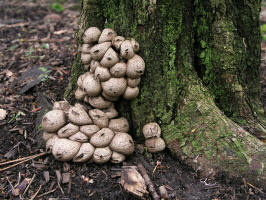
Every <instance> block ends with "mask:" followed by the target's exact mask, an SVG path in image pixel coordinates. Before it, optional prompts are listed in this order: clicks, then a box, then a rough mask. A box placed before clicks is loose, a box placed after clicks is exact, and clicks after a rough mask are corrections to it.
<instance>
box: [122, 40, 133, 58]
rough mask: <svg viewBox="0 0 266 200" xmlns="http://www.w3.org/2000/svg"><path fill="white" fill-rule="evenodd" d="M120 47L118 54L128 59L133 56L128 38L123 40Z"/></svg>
mask: <svg viewBox="0 0 266 200" xmlns="http://www.w3.org/2000/svg"><path fill="white" fill-rule="evenodd" d="M120 48H121V50H120V54H121V56H122V57H123V58H125V59H130V58H132V57H133V56H134V50H133V47H132V45H131V42H130V41H129V40H125V41H124V42H123V43H122V44H121V47H120Z"/></svg>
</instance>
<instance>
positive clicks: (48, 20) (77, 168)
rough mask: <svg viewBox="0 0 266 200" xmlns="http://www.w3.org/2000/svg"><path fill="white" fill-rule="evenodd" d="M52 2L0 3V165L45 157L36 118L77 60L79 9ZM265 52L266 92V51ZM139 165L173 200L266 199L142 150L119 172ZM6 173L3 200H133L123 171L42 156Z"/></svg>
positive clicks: (59, 95)
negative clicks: (1, 115)
mask: <svg viewBox="0 0 266 200" xmlns="http://www.w3.org/2000/svg"><path fill="white" fill-rule="evenodd" d="M21 2H22V3H21ZM54 2H55V1H54V0H53V1H52V0H38V1H33V0H24V1H18V0H17V1H15V0H12V1H11V0H2V1H0V41H1V45H0V108H1V109H4V110H5V111H7V116H6V117H5V119H4V120H0V162H2V161H6V160H13V159H16V158H19V157H26V156H29V155H33V154H37V153H40V152H42V151H44V144H43V142H42V139H41V131H40V130H39V124H40V120H41V117H42V115H43V113H45V112H47V110H49V109H50V108H51V105H52V102H54V101H58V100H62V99H63V93H64V89H65V87H66V85H67V83H68V79H69V75H70V73H71V64H72V62H73V57H74V56H75V53H76V46H75V41H74V32H75V29H76V28H77V24H78V16H79V11H78V2H79V1H78V0H58V1H57V2H62V5H61V4H57V5H56V4H52V3H54ZM61 6H63V8H62V7H61ZM265 17H266V15H265ZM262 50H263V55H262V60H263V62H262V73H261V74H262V81H264V82H262V84H264V86H265V90H266V84H265V83H266V80H263V78H264V79H265V77H266V45H265V44H262ZM265 94H266V91H265ZM137 163H142V164H143V165H144V167H145V168H146V170H147V171H148V174H149V176H150V178H151V179H152V181H153V182H154V184H155V186H156V188H158V187H159V186H161V185H164V186H165V187H166V189H167V191H168V194H169V198H170V199H180V200H181V199H184V200H201V199H202V200H208V199H212V200H221V199H225V200H228V199H241V200H242V199H243V200H245V199H256V200H259V199H266V191H265V192H263V191H262V190H260V189H259V188H256V187H254V186H252V185H251V184H249V183H247V182H245V180H243V181H242V182H236V181H234V180H227V179H225V178H223V177H221V178H220V180H216V181H208V180H207V181H205V180H200V179H199V178H198V176H197V174H196V173H195V172H193V171H192V170H191V169H190V168H188V167H187V166H184V165H182V164H181V163H180V162H179V161H177V160H176V159H175V158H173V157H172V156H171V155H170V152H168V151H167V150H165V151H164V152H161V153H156V154H150V153H148V152H146V151H144V147H143V144H142V143H139V144H137V145H136V151H135V153H134V154H133V155H132V156H130V157H129V158H128V159H127V160H126V162H124V163H123V165H137ZM156 165H157V167H156ZM4 167H6V166H1V164H0V199H19V198H21V199H34V198H35V199H54V198H56V199H136V197H134V196H132V195H131V194H129V193H127V192H125V191H124V190H123V188H122V187H121V185H120V184H119V173H117V172H118V171H119V169H121V165H112V164H110V163H107V164H104V165H96V164H92V163H83V164H77V163H71V162H70V163H62V162H58V161H56V160H54V159H53V157H52V156H51V155H45V156H43V157H39V158H36V159H32V160H30V161H28V162H25V163H23V164H21V165H18V166H16V167H13V168H10V169H7V170H4V171H2V172H1V168H4ZM155 167H156V170H154V169H155ZM60 176H62V177H63V180H62V178H61V177H60ZM29 180H31V181H32V182H31V183H30V184H29V187H28V188H27V189H25V187H24V188H23V184H25V183H29ZM21 183H22V184H21ZM24 186H27V184H25V185H24ZM23 193H24V194H23ZM147 199H150V197H148V198H147Z"/></svg>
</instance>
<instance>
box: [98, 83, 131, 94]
mask: <svg viewBox="0 0 266 200" xmlns="http://www.w3.org/2000/svg"><path fill="white" fill-rule="evenodd" d="M101 84H102V88H103V92H104V93H105V94H107V95H108V96H111V97H117V96H121V95H122V94H124V92H125V90H126V88H127V81H126V79H125V78H110V79H109V80H108V81H105V82H102V83H101Z"/></svg>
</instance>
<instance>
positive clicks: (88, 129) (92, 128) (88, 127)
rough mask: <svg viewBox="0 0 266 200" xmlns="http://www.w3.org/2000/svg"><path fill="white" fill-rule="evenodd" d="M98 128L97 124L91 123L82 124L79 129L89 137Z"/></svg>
mask: <svg viewBox="0 0 266 200" xmlns="http://www.w3.org/2000/svg"><path fill="white" fill-rule="evenodd" d="M99 130H100V128H99V126H97V125H95V124H91V125H84V126H81V127H80V131H81V132H82V133H84V134H85V135H87V136H88V137H89V138H90V137H91V136H92V135H93V134H95V133H96V132H98V131H99Z"/></svg>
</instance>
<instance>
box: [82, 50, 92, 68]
mask: <svg viewBox="0 0 266 200" xmlns="http://www.w3.org/2000/svg"><path fill="white" fill-rule="evenodd" d="M81 61H82V63H83V64H84V65H87V64H90V62H91V55H90V54H85V53H82V54H81Z"/></svg>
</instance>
